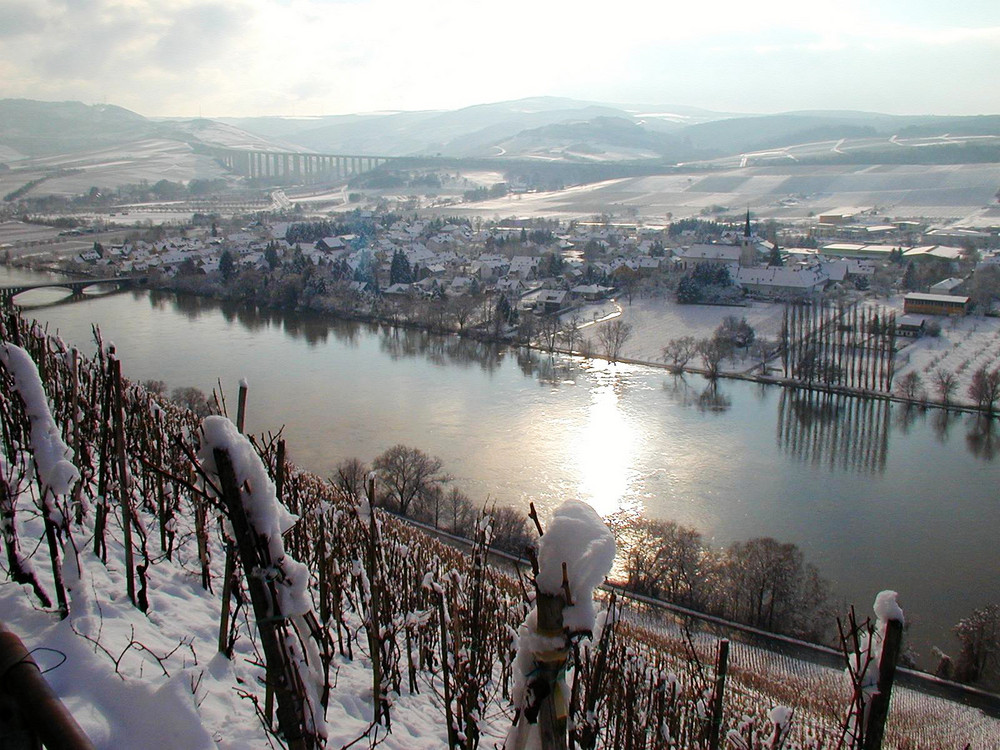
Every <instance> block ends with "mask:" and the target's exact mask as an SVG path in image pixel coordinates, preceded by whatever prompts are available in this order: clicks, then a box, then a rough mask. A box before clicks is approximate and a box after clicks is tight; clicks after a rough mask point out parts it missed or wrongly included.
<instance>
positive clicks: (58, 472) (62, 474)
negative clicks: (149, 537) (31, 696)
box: [0, 344, 80, 618]
mask: <svg viewBox="0 0 1000 750" xmlns="http://www.w3.org/2000/svg"><path fill="white" fill-rule="evenodd" d="M0 365H3V367H4V368H5V369H6V370H7V372H9V373H10V376H11V379H12V380H13V384H14V390H15V391H17V394H18V397H19V398H20V401H21V404H22V406H23V412H22V413H23V417H20V419H23V420H24V423H26V424H27V426H28V428H27V430H25V431H24V433H25V434H26V436H27V440H28V445H29V447H30V450H31V456H32V460H33V462H34V465H35V478H36V480H37V481H38V506H39V510H40V511H41V512H42V517H43V518H44V519H45V539H46V542H47V543H48V547H49V560H50V562H51V563H52V578H53V584H54V586H55V589H56V601H57V602H58V605H59V615H60V617H62V618H66V617H67V616H68V615H69V601H68V600H67V598H66V589H65V586H64V585H63V576H62V561H61V559H60V550H59V541H58V538H57V537H58V534H57V531H58V529H59V526H60V521H64V520H65V516H64V513H63V510H62V509H60V508H59V506H58V500H57V498H58V497H60V496H65V495H67V494H69V491H70V490H71V489H72V487H73V484H74V483H75V482H76V481H77V480H78V479H79V478H80V472H79V471H77V468H76V466H74V465H73V464H72V462H71V461H70V459H71V458H72V456H73V453H72V451H71V450H70V448H69V446H68V445H66V443H64V442H63V440H62V434H61V433H60V431H59V427H58V426H57V425H56V423H55V420H54V419H53V418H52V412H51V411H50V410H49V402H48V398H47V397H46V395H45V387H44V386H43V385H42V381H41V378H40V377H39V374H38V367H36V366H35V363H34V361H33V360H32V359H31V356H30V355H29V354H28V352H27V351H25V350H24V349H22V348H21V347H19V346H15V345H14V344H0Z"/></svg>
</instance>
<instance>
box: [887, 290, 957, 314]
mask: <svg viewBox="0 0 1000 750" xmlns="http://www.w3.org/2000/svg"><path fill="white" fill-rule="evenodd" d="M968 312H969V298H968V297H963V296H958V295H952V294H923V293H920V292H910V293H909V294H907V295H906V296H905V297H903V313H904V314H906V315H909V314H910V313H914V314H917V315H919V314H923V315H967V314H968Z"/></svg>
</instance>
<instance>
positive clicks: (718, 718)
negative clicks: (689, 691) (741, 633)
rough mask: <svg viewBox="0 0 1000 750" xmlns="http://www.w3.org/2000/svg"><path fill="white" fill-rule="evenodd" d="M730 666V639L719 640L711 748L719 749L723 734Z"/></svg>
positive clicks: (710, 727)
mask: <svg viewBox="0 0 1000 750" xmlns="http://www.w3.org/2000/svg"><path fill="white" fill-rule="evenodd" d="M728 668H729V639H728V638H723V639H722V640H721V641H719V655H718V659H717V661H716V663H715V689H714V690H713V691H712V723H711V725H710V726H709V730H708V746H709V748H710V750H719V738H720V735H721V734H722V697H723V695H724V694H725V692H726V671H727V669H728Z"/></svg>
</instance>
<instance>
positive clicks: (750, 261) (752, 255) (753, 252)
mask: <svg viewBox="0 0 1000 750" xmlns="http://www.w3.org/2000/svg"><path fill="white" fill-rule="evenodd" d="M740 248H741V249H740V265H741V266H743V267H744V268H750V267H752V266H756V265H757V248H756V246H755V245H754V242H753V235H751V234H750V208H749V206H748V207H747V221H746V226H744V228H743V239H742V240H741V241H740Z"/></svg>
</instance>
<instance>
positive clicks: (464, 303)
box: [448, 295, 479, 333]
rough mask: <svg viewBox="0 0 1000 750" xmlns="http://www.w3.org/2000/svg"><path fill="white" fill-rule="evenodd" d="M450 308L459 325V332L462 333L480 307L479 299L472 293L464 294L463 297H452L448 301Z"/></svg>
mask: <svg viewBox="0 0 1000 750" xmlns="http://www.w3.org/2000/svg"><path fill="white" fill-rule="evenodd" d="M448 308H449V310H450V312H451V316H452V317H453V318H454V320H455V323H456V325H457V326H458V330H459V333H461V332H462V331H464V330H465V327H466V326H467V325H468V324H469V323H470V321H471V320H472V317H473V315H474V314H475V312H476V310H477V309H478V308H479V300H478V299H476V298H475V297H473V296H471V295H470V296H466V295H462V296H461V297H455V298H454V299H450V300H449V301H448Z"/></svg>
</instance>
